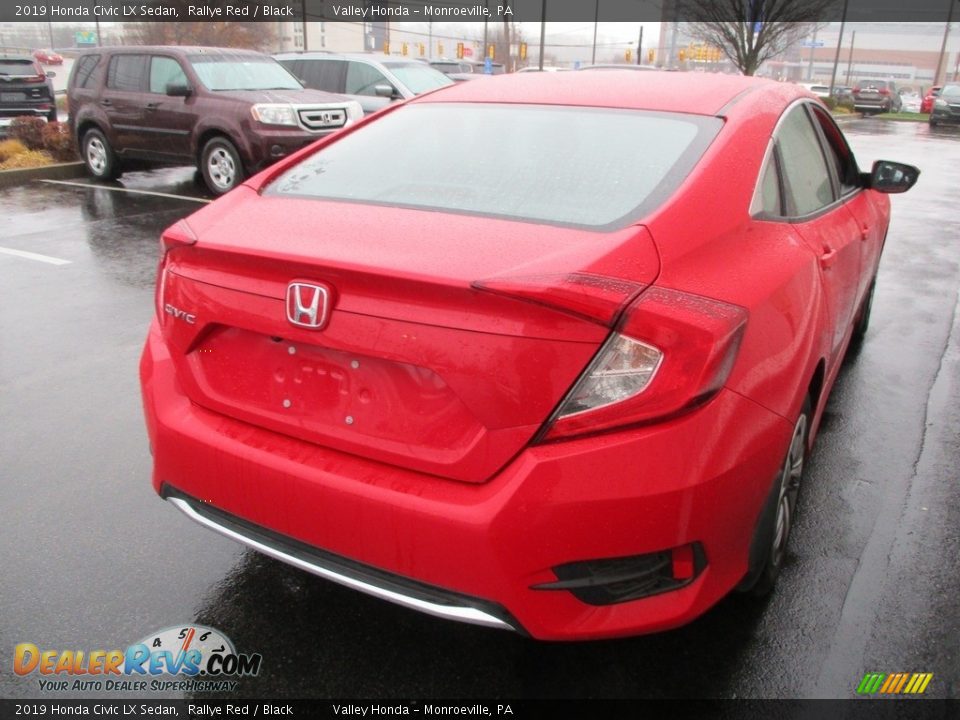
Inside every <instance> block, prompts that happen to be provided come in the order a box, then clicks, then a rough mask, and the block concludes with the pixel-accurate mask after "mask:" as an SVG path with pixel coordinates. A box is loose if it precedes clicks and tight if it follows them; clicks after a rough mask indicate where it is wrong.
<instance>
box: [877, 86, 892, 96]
mask: <svg viewBox="0 0 960 720" xmlns="http://www.w3.org/2000/svg"><path fill="white" fill-rule="evenodd" d="M877 92H879V93H880V94H881V95H889V94H890V91H889V90H887V89H886V88H883V89H881V90H878V91H877Z"/></svg>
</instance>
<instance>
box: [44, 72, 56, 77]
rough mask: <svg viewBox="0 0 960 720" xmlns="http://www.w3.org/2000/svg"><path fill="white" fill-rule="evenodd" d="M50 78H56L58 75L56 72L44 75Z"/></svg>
mask: <svg viewBox="0 0 960 720" xmlns="http://www.w3.org/2000/svg"><path fill="white" fill-rule="evenodd" d="M44 75H46V76H47V77H48V78H55V77H56V76H57V74H56V73H55V72H50V71H49V70H48V71H47V72H45V73H44Z"/></svg>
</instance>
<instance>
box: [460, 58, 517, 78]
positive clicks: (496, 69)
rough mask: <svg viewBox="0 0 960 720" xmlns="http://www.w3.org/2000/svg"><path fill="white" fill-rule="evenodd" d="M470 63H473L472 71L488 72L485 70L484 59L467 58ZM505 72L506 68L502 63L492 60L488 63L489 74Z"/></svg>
mask: <svg viewBox="0 0 960 720" xmlns="http://www.w3.org/2000/svg"><path fill="white" fill-rule="evenodd" d="M466 62H469V63H470V64H471V65H473V72H475V73H480V74H484V75H485V74H488V73H487V71H486V61H485V60H467V61H466ZM506 72H507V68H506V67H504V65H503V63H498V62H492V61H491V63H490V73H489V74H490V75H503V74H504V73H506Z"/></svg>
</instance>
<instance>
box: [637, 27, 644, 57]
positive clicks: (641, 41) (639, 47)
mask: <svg viewBox="0 0 960 720" xmlns="http://www.w3.org/2000/svg"><path fill="white" fill-rule="evenodd" d="M642 50H643V23H640V39H639V40H637V65H641V64H642V62H641V60H640V53H641V51H642Z"/></svg>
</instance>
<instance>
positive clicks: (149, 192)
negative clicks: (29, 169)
mask: <svg viewBox="0 0 960 720" xmlns="http://www.w3.org/2000/svg"><path fill="white" fill-rule="evenodd" d="M37 182H42V183H49V184H50V185H71V186H73V187H82V188H87V189H88V190H110V191H111V192H124V193H133V194H134V195H155V196H156V197H165V198H173V199H174V200H189V201H190V202H198V203H211V202H213V200H207V199H205V198H195V197H190V196H189V195H173V194H172V193H162V192H156V191H154V190H134V189H133V188H118V187H109V186H107V185H91V184H90V183H81V182H70V181H69V180H37Z"/></svg>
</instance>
